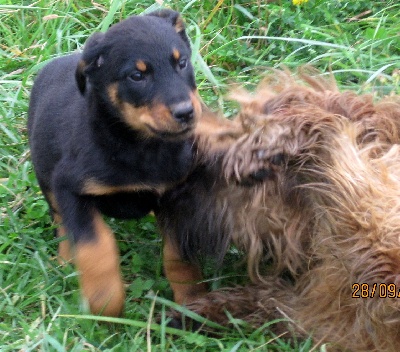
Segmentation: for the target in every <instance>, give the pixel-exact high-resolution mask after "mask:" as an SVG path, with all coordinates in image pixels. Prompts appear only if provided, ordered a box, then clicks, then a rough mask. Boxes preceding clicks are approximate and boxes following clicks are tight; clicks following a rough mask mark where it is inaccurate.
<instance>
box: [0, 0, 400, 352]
mask: <svg viewBox="0 0 400 352" xmlns="http://www.w3.org/2000/svg"><path fill="white" fill-rule="evenodd" d="M161 2H162V1H156V2H154V1H150V0H148V1H147V0H139V1H129V0H128V1H122V0H114V1H112V2H111V3H110V2H109V1H103V0H97V1H88V0H83V1H68V0H63V1H56V0H53V1H49V0H39V1H35V2H34V1H26V0H21V1H14V0H0V200H1V202H0V351H1V352H5V351H144V350H148V351H207V352H208V351H253V350H256V351H267V350H268V351H311V350H313V351H319V350H321V351H324V350H325V348H326V346H316V347H313V344H312V340H311V338H310V339H308V340H306V341H296V340H294V339H293V338H291V337H290V336H274V335H272V334H270V333H269V332H268V326H269V325H270V324H271V323H273V322H266V324H265V326H264V327H263V328H261V329H259V330H252V329H251V328H249V327H246V326H245V325H244V324H243V323H241V322H240V321H236V322H235V328H232V329H229V330H221V337H219V338H217V337H206V336H202V335H199V334H196V333H191V332H184V331H175V330H171V329H169V328H167V327H166V321H167V319H166V317H165V313H166V311H168V309H169V307H170V306H171V304H172V303H171V302H170V301H169V300H168V299H170V298H171V292H170V290H169V287H168V284H167V282H166V280H165V278H164V277H163V275H162V267H161V255H160V252H161V240H160V237H159V235H158V232H157V227H156V224H155V222H154V219H153V218H152V217H151V216H149V217H147V218H145V219H142V220H141V221H129V222H124V223H121V222H117V221H115V220H113V219H110V220H109V223H110V224H111V226H112V227H113V229H114V230H115V231H116V232H117V233H118V235H119V236H118V240H119V244H120V250H121V255H122V270H123V274H124V278H125V280H126V282H127V283H128V284H129V286H128V288H127V302H126V313H125V316H124V318H123V319H122V318H121V319H110V318H103V320H107V321H108V322H109V323H107V324H104V323H100V322H99V319H100V318H96V317H92V316H88V315H84V314H85V313H84V310H83V309H82V307H80V306H79V291H78V285H77V276H76V273H75V272H74V270H73V268H72V267H60V266H59V265H58V263H57V261H56V260H54V258H55V256H56V251H57V242H58V241H57V240H56V239H55V238H54V237H53V232H54V228H53V227H52V224H51V220H50V217H49V215H48V208H47V204H46V202H45V201H44V199H43V196H42V194H41V192H40V190H39V188H38V185H37V182H36V179H35V175H34V173H33V170H32V164H31V161H30V157H29V149H28V145H27V133H26V119H27V107H28V101H29V92H30V90H31V87H32V83H33V80H34V77H35V75H36V73H37V72H38V70H40V68H41V67H43V65H44V64H45V63H46V62H48V60H51V59H52V58H54V57H57V56H61V55H64V54H66V53H69V52H71V51H74V50H77V49H78V50H79V49H81V47H82V45H83V43H84V42H85V40H86V38H87V37H88V36H89V35H90V34H91V33H93V32H95V31H102V30H106V29H107V28H108V27H109V26H110V25H111V24H112V23H114V22H118V21H119V20H121V19H123V18H126V17H127V16H129V15H138V14H141V13H143V12H149V11H151V10H154V9H156V8H158V7H159V6H160V5H159V3H161ZM163 6H165V7H170V8H172V9H175V10H178V11H180V12H182V14H183V17H184V19H185V21H186V23H187V30H188V34H189V36H190V37H191V40H192V44H193V61H194V64H195V68H196V77H197V83H198V87H199V91H200V94H201V95H202V97H203V99H204V100H205V101H206V103H207V104H209V105H210V106H211V107H213V108H214V109H219V108H220V109H224V112H225V114H226V115H227V116H230V115H233V114H234V113H235V111H236V108H237V107H236V106H235V105H232V104H231V103H229V102H226V101H225V100H224V94H225V93H226V92H227V91H228V90H229V86H230V85H232V84H234V83H238V82H239V83H242V84H245V85H246V86H247V87H248V88H250V89H252V88H253V87H254V86H255V85H256V83H257V82H259V81H260V79H261V78H262V75H263V72H264V71H265V69H266V68H267V67H279V66H281V65H286V66H287V67H289V68H291V69H292V68H293V69H294V68H296V67H298V66H300V65H304V64H307V63H310V64H312V65H314V66H315V67H317V68H319V69H320V70H321V71H322V72H325V73H328V72H329V71H330V72H332V73H333V74H334V76H335V77H336V79H337V80H338V82H339V84H340V86H341V87H343V88H344V89H352V90H356V91H370V92H372V93H374V94H378V95H381V94H399V93H400V87H399V81H400V4H399V3H398V1H397V0H392V1H342V0H331V1H329V0H326V1H322V0H309V1H308V2H306V3H304V4H302V5H299V6H295V5H293V4H292V2H291V1H289V0H285V1H282V0H278V1H273V0H270V1H245V0H237V1H233V0H232V1H223V0H219V1H198V0H197V1H196V0H184V1H177V0H171V1H165V2H164V3H163ZM60 84H62V82H60ZM238 256H239V254H238V253H236V252H235V251H233V250H232V252H231V253H230V254H229V255H228V258H227V259H226V263H225V265H224V268H223V269H222V271H221V272H220V271H219V272H217V273H215V272H214V271H213V270H212V268H210V269H209V270H208V272H209V273H208V276H209V277H212V278H213V280H212V286H213V287H214V288H217V287H220V286H221V285H225V284H229V283H230V284H235V283H237V282H240V281H241V280H242V278H241V277H240V276H239V275H237V274H235V273H237V271H238V269H237V268H236V267H234V266H233V264H232V263H233V262H237V261H238ZM157 322H160V323H159V324H157Z"/></svg>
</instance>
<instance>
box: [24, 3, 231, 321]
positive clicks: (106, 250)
mask: <svg viewBox="0 0 400 352" xmlns="http://www.w3.org/2000/svg"><path fill="white" fill-rule="evenodd" d="M190 55H191V51H190V46H189V41H188V38H187V36H186V33H185V29H184V24H183V22H182V20H181V18H180V17H179V14H178V13H176V12H174V11H170V10H162V11H158V12H154V13H151V14H149V15H146V16H133V17H130V18H128V19H126V20H124V21H122V22H120V23H118V24H116V25H114V26H112V27H111V28H110V29H109V30H108V31H107V32H106V33H95V34H94V35H92V36H91V37H90V38H89V40H88V41H87V43H86V45H85V48H84V51H83V53H82V54H78V53H77V54H72V55H69V56H65V57H62V58H58V59H55V60H54V61H52V62H51V63H49V64H48V65H47V66H46V67H45V68H44V69H43V70H42V72H41V73H40V74H39V75H38V77H37V79H36V81H35V84H34V87H33V90H32V95H31V102H30V107H29V120H28V128H29V138H30V146H31V153H32V160H33V164H34V167H35V171H36V174H37V178H38V181H39V184H40V187H41V189H42V191H43V193H44V195H45V197H46V199H47V201H48V202H49V204H50V207H51V212H52V216H53V219H54V221H55V222H56V223H57V224H58V225H60V226H59V228H58V236H64V235H65V234H67V235H68V241H63V242H61V244H60V249H59V251H60V256H61V257H62V258H64V259H65V260H73V261H74V263H75V264H76V266H77V269H78V271H79V272H80V285H81V289H82V292H83V296H84V298H85V299H86V300H87V301H88V303H89V306H90V309H91V311H92V312H93V313H101V314H104V315H119V314H120V313H121V312H122V309H123V304H124V297H125V293H124V288H123V281H122V278H121V274H120V269H119V257H118V249H117V246H116V243H115V239H114V236H113V234H112V232H111V230H110V228H109V227H108V226H107V225H106V223H105V222H104V221H103V219H102V216H101V214H102V213H103V214H106V215H108V216H113V217H118V218H139V217H141V216H144V215H145V214H147V213H148V212H149V211H152V210H155V211H157V207H158V202H159V197H160V196H161V195H162V194H163V193H164V192H165V191H166V190H168V189H171V188H173V187H174V186H175V185H177V184H179V183H180V182H182V181H183V180H185V178H186V177H187V176H188V174H189V173H190V172H191V170H192V169H193V163H194V154H196V153H198V151H196V150H194V148H193V143H194V141H195V140H196V139H198V138H200V139H201V138H202V137H201V136H206V137H205V142H204V143H203V144H204V145H207V148H210V146H211V145H212V140H209V138H208V137H209V136H208V134H209V131H212V133H216V134H218V130H219V128H221V129H222V130H223V133H226V132H227V131H228V130H229V129H230V126H229V122H228V121H226V120H223V119H217V118H215V117H214V116H213V115H209V114H204V113H203V114H202V113H201V110H202V106H201V103H200V101H199V99H198V98H197V94H196V85H195V80H194V74H193V68H192V65H191V63H190ZM200 116H201V119H200V121H201V123H200V122H199V123H197V122H198V120H199V118H200ZM218 138H219V137H218ZM218 138H217V139H218ZM222 139H224V138H222ZM210 143H211V144H210ZM217 149H218V147H217ZM165 242H166V245H165V248H164V262H165V271H166V275H167V277H168V279H169V280H170V281H171V285H172V289H173V291H174V297H175V300H176V301H177V302H178V303H185V302H188V301H190V300H191V297H192V296H193V297H195V296H196V295H197V294H198V293H200V292H204V290H205V286H204V284H201V283H200V284H195V282H196V281H197V280H199V279H200V278H201V276H200V272H199V270H198V268H197V267H195V266H192V265H190V264H186V263H185V262H183V261H181V260H180V255H179V253H178V251H177V250H176V249H175V247H174V246H173V245H172V244H171V243H170V241H169V240H168V238H167V239H166V241H165Z"/></svg>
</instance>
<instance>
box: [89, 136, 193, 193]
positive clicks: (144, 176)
mask: <svg viewBox="0 0 400 352" xmlns="http://www.w3.org/2000/svg"><path fill="white" fill-rule="evenodd" d="M95 154H97V155H96V157H95V158H93V155H92V157H91V158H90V159H91V160H86V161H85V169H86V171H85V175H84V182H83V189H84V191H85V193H87V194H93V195H102V194H112V193H116V192H136V191H145V190H146V191H153V192H155V193H158V194H162V193H164V191H165V190H166V189H168V188H170V187H173V186H174V185H175V184H177V183H179V182H181V181H183V180H184V179H185V178H186V177H187V175H188V174H189V172H190V171H191V169H192V166H193V155H192V154H193V151H192V147H191V143H189V142H182V143H178V144H177V143H172V144H166V145H164V144H163V145H158V146H157V145H145V144H144V145H141V146H140V147H138V148H132V147H125V148H122V147H121V148H119V149H117V150H114V151H113V152H110V151H107V152H105V153H100V152H99V151H98V150H97V153H95Z"/></svg>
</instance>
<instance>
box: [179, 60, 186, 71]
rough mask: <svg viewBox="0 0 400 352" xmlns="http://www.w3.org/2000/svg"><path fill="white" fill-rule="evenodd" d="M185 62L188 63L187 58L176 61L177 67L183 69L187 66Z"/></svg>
mask: <svg viewBox="0 0 400 352" xmlns="http://www.w3.org/2000/svg"><path fill="white" fill-rule="evenodd" d="M187 64H188V61H187V59H180V60H179V61H178V66H179V68H180V69H181V70H183V69H184V68H185V67H186V66H187Z"/></svg>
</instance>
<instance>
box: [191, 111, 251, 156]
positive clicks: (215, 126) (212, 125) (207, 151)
mask: <svg viewBox="0 0 400 352" xmlns="http://www.w3.org/2000/svg"><path fill="white" fill-rule="evenodd" d="M243 133H244V132H243V127H242V125H241V124H240V121H238V120H228V119H227V118H224V117H221V116H218V115H217V114H215V113H213V112H212V111H210V110H209V109H208V108H206V107H203V113H202V116H201V117H200V119H199V121H198V122H197V125H196V128H195V131H194V134H195V138H196V143H197V148H198V152H199V153H200V156H201V157H203V158H205V159H210V158H211V159H213V158H214V157H215V156H216V155H218V154H221V153H225V152H226V151H227V150H228V149H229V148H230V147H231V146H232V144H233V143H234V142H236V140H237V139H238V138H239V137H240V136H242V135H243Z"/></svg>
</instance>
